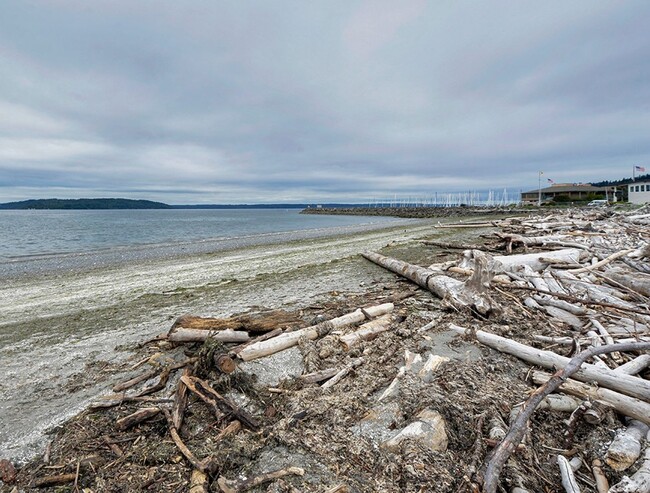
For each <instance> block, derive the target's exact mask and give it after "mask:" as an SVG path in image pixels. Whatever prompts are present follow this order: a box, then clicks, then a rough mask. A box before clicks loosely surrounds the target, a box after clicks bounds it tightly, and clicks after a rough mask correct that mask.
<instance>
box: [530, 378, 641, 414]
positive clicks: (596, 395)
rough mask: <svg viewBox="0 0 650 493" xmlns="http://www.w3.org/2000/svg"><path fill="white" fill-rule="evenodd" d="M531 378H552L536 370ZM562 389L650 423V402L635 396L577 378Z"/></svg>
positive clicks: (565, 383)
mask: <svg viewBox="0 0 650 493" xmlns="http://www.w3.org/2000/svg"><path fill="white" fill-rule="evenodd" d="M531 378H532V381H533V382H534V383H536V384H538V385H539V384H543V383H545V382H547V381H548V380H549V379H550V378H551V375H549V374H548V373H544V372H541V371H534V372H533V373H532V375H531ZM560 391H562V392H564V393H567V394H570V395H574V396H577V397H581V398H583V399H591V400H593V401H596V402H600V403H601V404H603V405H605V406H609V407H611V408H613V409H615V410H616V411H618V412H619V413H621V414H623V415H625V416H629V417H630V418H634V419H638V420H639V421H643V422H644V423H646V424H650V404H648V403H647V402H645V401H642V400H640V399H635V398H634V397H630V396H628V395H625V394H621V393H619V392H614V391H613V390H609V389H603V388H599V387H594V386H593V385H587V384H585V383H580V382H576V381H575V380H567V381H566V382H564V383H563V384H562V386H561V387H560Z"/></svg>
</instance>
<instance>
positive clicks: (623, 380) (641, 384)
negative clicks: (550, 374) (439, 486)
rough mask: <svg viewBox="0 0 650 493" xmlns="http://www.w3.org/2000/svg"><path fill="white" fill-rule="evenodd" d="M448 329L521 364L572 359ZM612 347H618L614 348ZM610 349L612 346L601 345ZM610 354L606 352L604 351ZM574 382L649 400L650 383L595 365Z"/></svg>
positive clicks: (556, 365)
mask: <svg viewBox="0 0 650 493" xmlns="http://www.w3.org/2000/svg"><path fill="white" fill-rule="evenodd" d="M449 328H450V329H451V330H452V331H454V332H456V333H457V334H461V335H469V336H472V337H475V338H476V340H478V341H479V342H480V343H482V344H485V345H486V346H489V347H491V348H493V349H496V350H498V351H501V352H504V353H507V354H511V355H513V356H516V357H518V358H520V359H523V360H524V361H527V362H529V363H533V364H535V365H540V366H543V367H544V368H551V369H553V368H564V367H565V366H566V365H567V364H568V363H569V362H570V361H571V360H570V359H569V358H567V357H565V356H561V355H559V354H556V353H554V352H552V351H544V350H541V349H537V348H534V347H532V346H528V345H526V344H522V343H520V342H517V341H513V340H511V339H507V338H505V337H501V336H498V335H496V334H490V333H489V332H484V331H482V330H476V331H472V330H470V329H466V328H464V327H459V326H458V325H455V324H449ZM614 346H619V345H618V344H617V345H614ZM603 347H613V346H603ZM648 348H650V342H648V343H638V349H637V350H644V349H648ZM605 352H609V351H605ZM573 378H575V379H576V380H581V381H583V382H593V381H596V382H598V384H599V385H601V386H603V387H607V388H609V389H612V390H616V391H618V392H622V393H624V394H627V395H630V396H632V397H636V398H638V399H644V400H646V401H650V382H649V381H647V380H643V379H641V378H638V377H634V376H630V375H624V374H620V373H616V372H614V371H613V370H607V369H603V368H600V367H597V366H595V365H590V364H584V365H582V366H581V368H580V369H579V370H578V371H577V372H576V373H575V375H574V376H573Z"/></svg>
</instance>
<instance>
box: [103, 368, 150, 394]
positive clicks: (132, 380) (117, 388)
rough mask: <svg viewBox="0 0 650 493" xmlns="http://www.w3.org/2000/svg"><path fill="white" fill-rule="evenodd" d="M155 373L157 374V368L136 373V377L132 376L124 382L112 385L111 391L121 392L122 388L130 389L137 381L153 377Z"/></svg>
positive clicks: (140, 381)
mask: <svg viewBox="0 0 650 493" xmlns="http://www.w3.org/2000/svg"><path fill="white" fill-rule="evenodd" d="M157 374H158V370H149V371H147V372H144V373H142V374H140V375H138V376H137V377H133V378H130V379H128V380H126V381H124V382H120V383H117V384H115V385H114V386H113V392H122V391H123V390H127V389H130V388H131V387H135V386H136V385H138V384H139V383H142V382H145V381H147V380H149V379H150V378H153V377H155V376H156V375H157Z"/></svg>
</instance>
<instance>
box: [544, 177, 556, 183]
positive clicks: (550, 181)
mask: <svg viewBox="0 0 650 493" xmlns="http://www.w3.org/2000/svg"><path fill="white" fill-rule="evenodd" d="M546 180H547V181H548V182H549V183H555V182H554V181H553V180H551V179H550V178H547V179H546Z"/></svg>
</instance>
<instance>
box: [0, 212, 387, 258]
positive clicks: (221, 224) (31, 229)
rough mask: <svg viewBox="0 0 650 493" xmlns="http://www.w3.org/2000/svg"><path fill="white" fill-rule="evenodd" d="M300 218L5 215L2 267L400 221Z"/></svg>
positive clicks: (0, 216)
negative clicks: (63, 257)
mask: <svg viewBox="0 0 650 493" xmlns="http://www.w3.org/2000/svg"><path fill="white" fill-rule="evenodd" d="M299 212H300V211H299V210H298V209H189V210H184V209H171V210H169V209H168V210H71V211H64V210H26V211H0V232H1V235H0V262H3V261H12V260H20V259H24V258H25V257H33V256H47V255H60V254H74V253H86V252H96V251H106V250H111V249H115V248H124V247H142V246H152V245H157V246H161V245H167V246H170V245H172V246H173V245H176V246H177V245H182V244H191V243H195V242H203V241H209V240H223V239H233V238H241V237H250V236H255V235H265V234H271V233H288V232H296V231H304V230H312V229H323V228H333V227H345V226H355V225H361V224H377V223H387V222H391V221H395V219H393V218H382V217H372V218H369V217H361V216H325V215H310V214H304V215H303V214H300V213H299Z"/></svg>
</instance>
